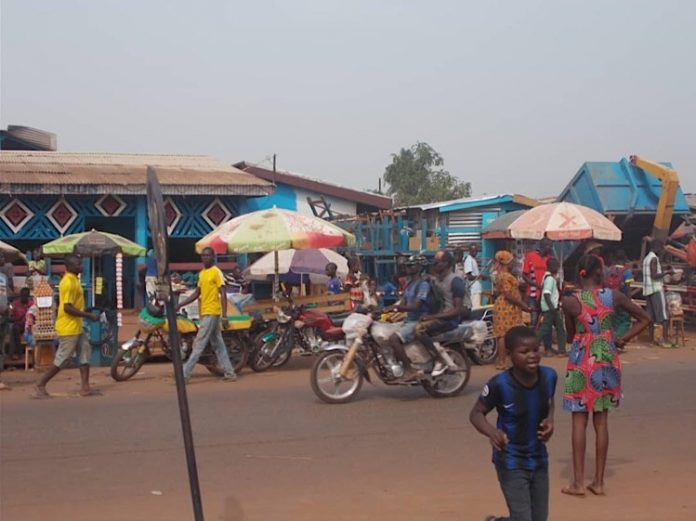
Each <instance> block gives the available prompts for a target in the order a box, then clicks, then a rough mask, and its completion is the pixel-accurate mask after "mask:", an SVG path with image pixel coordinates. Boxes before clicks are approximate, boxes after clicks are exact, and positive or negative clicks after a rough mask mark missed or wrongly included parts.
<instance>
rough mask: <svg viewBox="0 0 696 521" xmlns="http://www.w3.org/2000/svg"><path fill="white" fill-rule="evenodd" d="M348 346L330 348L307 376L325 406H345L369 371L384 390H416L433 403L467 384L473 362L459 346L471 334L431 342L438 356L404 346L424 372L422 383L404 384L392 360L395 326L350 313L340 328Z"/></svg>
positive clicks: (468, 331)
mask: <svg viewBox="0 0 696 521" xmlns="http://www.w3.org/2000/svg"><path fill="white" fill-rule="evenodd" d="M342 327H343V331H344V332H345V337H346V344H345V345H340V344H331V345H328V346H326V347H325V348H324V353H323V354H322V355H321V356H319V357H318V358H317V360H316V361H315V363H314V365H313V366H312V370H311V373H310V383H311V386H312V390H313V391H314V394H316V395H317V397H319V399H321V400H322V401H324V402H327V403H347V402H349V401H351V400H352V399H353V397H354V396H355V395H356V394H357V393H358V391H360V388H361V387H362V384H363V380H367V381H368V382H370V383H372V381H371V380H370V372H369V370H370V369H372V370H373V371H374V373H375V374H376V375H377V377H378V378H379V379H380V380H381V381H382V382H383V383H385V384H387V385H409V386H410V385H420V386H422V387H423V389H425V391H426V392H427V393H428V394H429V395H431V396H432V397H435V398H444V397H450V396H456V395H458V394H459V393H461V392H462V390H463V389H464V388H465V387H466V385H467V383H468V382H469V377H470V371H471V362H470V360H469V358H468V357H467V355H466V353H465V351H464V349H463V347H462V343H463V342H464V341H466V340H468V339H469V337H470V335H472V334H473V332H472V330H471V328H464V329H462V330H461V332H460V336H459V337H456V336H455V337H453V338H450V339H447V340H443V339H441V338H440V337H435V338H433V341H434V345H435V348H436V349H437V352H438V357H437V358H439V359H440V360H437V359H436V357H434V356H433V355H431V353H430V352H429V351H428V350H427V348H426V347H425V346H424V345H423V344H422V343H421V342H419V341H414V342H411V343H409V344H407V345H406V346H404V347H405V349H406V354H407V355H408V357H409V359H410V360H411V363H412V364H413V367H415V368H416V369H420V370H421V371H423V373H424V376H423V378H422V379H421V380H420V381H417V382H416V381H414V382H404V381H402V380H400V377H401V376H402V375H403V374H404V368H403V366H402V365H401V364H400V363H399V362H398V361H397V360H396V358H395V357H394V352H393V350H392V348H391V346H390V345H389V338H390V337H391V336H392V334H393V333H394V332H395V331H396V330H397V329H398V327H399V324H394V323H387V322H376V321H373V319H372V317H371V316H370V315H362V314H359V313H353V314H351V315H350V316H349V317H348V318H347V319H346V320H345V322H344V323H343V326H342Z"/></svg>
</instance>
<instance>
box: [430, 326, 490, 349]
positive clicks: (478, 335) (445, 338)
mask: <svg viewBox="0 0 696 521" xmlns="http://www.w3.org/2000/svg"><path fill="white" fill-rule="evenodd" d="M487 327H488V326H487V325H486V323H485V322H483V321H480V320H469V321H467V322H462V323H461V324H459V325H458V326H457V327H455V328H454V329H452V330H450V331H446V332H445V333H442V334H441V335H438V336H436V337H434V338H433V340H434V341H435V342H440V343H444V344H447V343H453V342H470V341H473V342H482V341H483V340H484V339H485V338H486V333H487V331H488V329H487Z"/></svg>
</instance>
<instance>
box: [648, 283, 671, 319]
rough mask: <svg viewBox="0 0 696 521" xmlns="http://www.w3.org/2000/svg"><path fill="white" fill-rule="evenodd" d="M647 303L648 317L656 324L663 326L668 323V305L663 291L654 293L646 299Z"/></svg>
mask: <svg viewBox="0 0 696 521" xmlns="http://www.w3.org/2000/svg"><path fill="white" fill-rule="evenodd" d="M645 302H646V304H647V306H646V307H647V309H648V315H650V318H651V319H652V321H653V322H655V323H656V324H661V323H662V322H666V321H667V318H668V317H669V316H668V315H667V304H666V303H665V294H664V292H662V291H658V292H657V293H653V294H652V295H648V296H647V297H645Z"/></svg>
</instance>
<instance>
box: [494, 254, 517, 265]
mask: <svg viewBox="0 0 696 521" xmlns="http://www.w3.org/2000/svg"><path fill="white" fill-rule="evenodd" d="M514 258H515V257H514V256H513V255H512V253H510V252H509V251H507V250H500V251H497V252H495V260H496V262H497V263H498V264H502V265H503V266H507V265H508V264H510V263H511V262H512V261H513V260H514Z"/></svg>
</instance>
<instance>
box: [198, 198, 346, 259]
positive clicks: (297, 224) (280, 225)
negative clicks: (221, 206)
mask: <svg viewBox="0 0 696 521" xmlns="http://www.w3.org/2000/svg"><path fill="white" fill-rule="evenodd" d="M353 245H355V236H354V235H352V234H351V233H348V232H347V231H345V230H344V229H342V228H339V227H338V226H336V225H335V224H331V223H330V222H328V221H325V220H324V219H320V218H319V217H312V216H309V215H302V214H300V213H297V212H293V211H290V210H281V209H279V208H271V209H269V210H259V211H257V212H252V213H248V214H245V215H240V216H239V217H235V218H234V219H231V220H229V221H227V222H226V223H224V224H222V225H220V226H219V227H218V228H216V229H215V230H213V231H212V232H210V233H209V234H208V235H206V236H205V237H203V238H202V239H201V240H200V241H198V242H197V243H196V251H197V252H198V253H201V252H202V251H203V249H204V248H212V249H213V251H215V253H223V254H224V253H255V252H267V251H277V250H289V249H291V248H292V249H296V250H306V249H316V248H337V247H339V246H353Z"/></svg>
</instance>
